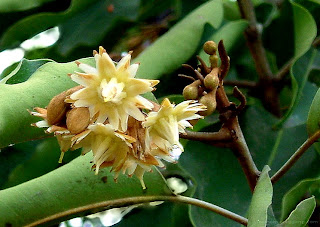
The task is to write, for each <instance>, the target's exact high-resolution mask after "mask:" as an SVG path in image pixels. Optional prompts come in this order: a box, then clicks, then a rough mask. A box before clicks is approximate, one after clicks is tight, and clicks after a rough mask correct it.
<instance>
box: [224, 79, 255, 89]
mask: <svg viewBox="0 0 320 227" xmlns="http://www.w3.org/2000/svg"><path fill="white" fill-rule="evenodd" d="M223 85H226V86H232V87H233V86H237V87H240V88H249V89H252V88H255V87H257V83H256V82H253V81H247V80H243V81H241V80H240V81H239V80H224V81H223Z"/></svg>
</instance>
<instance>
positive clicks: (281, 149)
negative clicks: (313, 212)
mask: <svg viewBox="0 0 320 227" xmlns="http://www.w3.org/2000/svg"><path fill="white" fill-rule="evenodd" d="M293 138H294V139H293ZM307 138H308V135H307V131H306V125H305V124H303V125H298V126H295V127H291V128H285V129H283V130H282V131H280V133H278V138H277V141H278V142H277V143H276V144H275V147H274V149H273V153H272V155H271V156H272V158H270V162H269V163H268V164H269V165H270V167H271V174H274V173H275V172H276V171H277V170H278V169H279V168H280V167H281V166H282V165H283V164H284V163H285V162H286V161H287V160H288V159H289V158H290V156H291V155H292V154H293V153H294V152H295V151H296V150H297V149H298V148H299V147H300V146H301V144H302V143H304V141H305V140H306V139H307ZM319 162H320V157H319V155H318V154H317V152H315V150H314V148H313V147H311V148H309V150H308V151H307V152H306V153H305V154H304V155H303V156H302V157H301V158H300V159H299V160H298V161H297V162H296V163H295V164H294V166H292V168H291V169H290V170H289V171H288V172H287V173H286V174H285V175H284V176H283V177H282V178H281V179H280V180H279V181H278V182H276V183H275V185H274V186H273V190H274V196H273V205H272V206H273V210H274V212H275V215H276V217H278V218H280V215H281V209H282V208H281V206H282V198H283V197H284V196H285V193H286V192H287V191H289V190H291V188H292V187H293V186H294V185H296V184H297V183H298V182H300V181H301V180H303V179H306V178H314V177H318V176H319V174H320V169H319Z"/></svg>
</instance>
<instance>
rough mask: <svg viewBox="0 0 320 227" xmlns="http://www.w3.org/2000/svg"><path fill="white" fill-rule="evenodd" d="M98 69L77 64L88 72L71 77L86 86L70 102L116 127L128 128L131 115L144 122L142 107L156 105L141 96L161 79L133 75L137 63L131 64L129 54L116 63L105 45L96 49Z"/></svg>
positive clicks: (98, 120) (99, 121)
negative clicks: (140, 77)
mask: <svg viewBox="0 0 320 227" xmlns="http://www.w3.org/2000/svg"><path fill="white" fill-rule="evenodd" d="M94 57H95V60H96V68H94V67H91V66H89V65H87V64H83V63H79V62H78V63H77V64H78V66H79V68H80V69H81V70H83V71H84V72H85V73H75V74H72V75H71V79H72V80H74V81H75V82H76V83H78V84H80V85H83V86H84V88H83V89H81V90H79V91H77V92H75V93H73V94H72V95H71V96H70V100H68V101H70V102H72V103H74V106H76V107H89V111H90V115H91V117H92V118H93V117H94V116H96V115H97V121H96V122H97V123H104V122H105V121H106V120H107V119H108V122H109V123H110V124H111V125H112V126H113V128H115V129H120V130H122V131H126V130H127V122H128V117H129V116H132V117H133V118H135V119H137V120H139V121H143V120H144V114H143V113H142V112H141V109H151V108H153V104H152V103H151V102H150V101H148V100H147V99H145V98H143V97H142V96H140V95H141V94H144V93H146V92H150V91H152V90H153V89H154V88H153V87H154V86H155V85H156V84H157V83H158V82H159V81H158V80H146V79H136V78H134V77H135V75H136V72H137V70H138V66H139V65H138V64H132V65H130V59H131V55H130V54H128V55H126V56H125V57H124V58H122V59H121V60H120V62H119V63H118V64H117V65H116V66H115V64H114V62H113V61H112V60H111V58H110V57H109V55H108V54H107V53H106V51H105V49H103V47H100V48H99V53H97V52H94Z"/></svg>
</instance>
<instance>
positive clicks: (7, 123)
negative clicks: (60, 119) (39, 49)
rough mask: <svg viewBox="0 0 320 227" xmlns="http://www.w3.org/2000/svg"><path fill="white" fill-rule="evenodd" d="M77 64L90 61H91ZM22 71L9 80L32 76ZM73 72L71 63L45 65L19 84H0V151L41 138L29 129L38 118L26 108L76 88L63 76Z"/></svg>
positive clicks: (45, 103)
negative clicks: (9, 146) (2, 148)
mask: <svg viewBox="0 0 320 227" xmlns="http://www.w3.org/2000/svg"><path fill="white" fill-rule="evenodd" d="M80 61H82V62H86V63H92V62H93V60H92V58H88V59H82V60H81V59H80ZM21 69H22V68H21ZM23 70H24V71H23V72H21V73H20V72H19V71H18V72H17V73H16V74H17V77H15V75H13V76H12V77H11V79H12V80H14V79H16V80H22V77H21V76H22V75H23V76H25V77H28V76H27V75H26V74H27V73H29V75H30V74H31V73H32V70H31V71H28V70H29V68H23ZM76 70H78V68H77V65H76V64H75V63H74V62H70V63H64V64H61V63H56V62H49V63H47V64H45V65H43V66H41V67H40V68H39V69H38V70H37V71H36V72H35V73H34V74H32V76H31V77H30V78H29V79H28V80H27V81H25V82H23V83H18V84H12V85H11V84H0V97H1V100H0V148H1V147H5V146H7V145H9V144H14V143H19V142H23V141H26V140H31V139H36V138H41V137H44V136H45V134H44V133H43V130H42V129H37V128H35V127H31V126H30V124H31V123H34V122H36V121H38V120H40V119H39V118H38V117H32V116H31V115H30V114H29V113H28V111H27V109H29V110H32V108H34V107H36V106H39V107H45V106H47V105H48V103H49V101H50V99H51V98H52V97H53V96H55V95H57V94H59V93H60V92H62V91H64V90H67V89H69V88H70V87H73V86H76V85H77V84H76V83H74V82H73V81H72V80H71V79H70V78H69V77H68V76H67V74H68V73H73V72H74V71H76ZM24 73H26V74H24ZM9 94H10V95H9ZM21 132H23V133H21ZM17 135H19V136H17Z"/></svg>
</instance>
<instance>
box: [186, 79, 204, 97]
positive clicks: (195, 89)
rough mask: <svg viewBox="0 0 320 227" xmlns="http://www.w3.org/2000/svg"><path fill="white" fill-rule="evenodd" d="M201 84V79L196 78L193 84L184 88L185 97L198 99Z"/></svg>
mask: <svg viewBox="0 0 320 227" xmlns="http://www.w3.org/2000/svg"><path fill="white" fill-rule="evenodd" d="M199 85H200V81H199V80H196V81H194V82H193V83H192V84H189V85H187V86H186V87H185V88H184V89H183V92H182V94H183V97H184V98H185V99H186V100H196V99H198V97H199Z"/></svg>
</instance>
